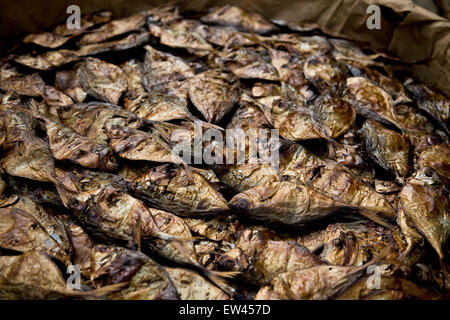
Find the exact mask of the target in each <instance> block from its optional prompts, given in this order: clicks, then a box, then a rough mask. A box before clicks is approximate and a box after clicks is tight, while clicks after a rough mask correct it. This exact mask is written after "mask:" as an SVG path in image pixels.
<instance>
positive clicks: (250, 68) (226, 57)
mask: <svg viewBox="0 0 450 320" xmlns="http://www.w3.org/2000/svg"><path fill="white" fill-rule="evenodd" d="M214 64H215V65H217V66H219V67H221V68H222V67H224V68H226V69H228V70H230V71H231V72H233V73H234V75H235V76H236V77H238V78H241V79H260V80H269V81H277V80H279V75H278V72H277V69H276V68H275V67H274V66H273V65H272V64H271V63H270V56H269V53H268V52H267V50H266V49H265V48H261V47H258V48H257V49H253V48H240V49H237V50H235V49H228V50H224V51H222V52H219V53H217V56H216V57H215V59H214Z"/></svg>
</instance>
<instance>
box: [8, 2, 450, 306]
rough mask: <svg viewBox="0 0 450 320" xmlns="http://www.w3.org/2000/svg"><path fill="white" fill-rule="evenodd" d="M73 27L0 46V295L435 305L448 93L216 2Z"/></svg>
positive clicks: (337, 40)
mask: <svg viewBox="0 0 450 320" xmlns="http://www.w3.org/2000/svg"><path fill="white" fill-rule="evenodd" d="M184 9H186V8H184ZM191 9H192V8H191ZM189 10H190V9H189ZM80 24H81V28H78V29H69V25H67V24H66V23H64V24H61V25H58V26H56V27H55V28H53V29H50V30H48V31H45V32H39V31H38V32H37V33H34V34H30V35H28V36H26V37H25V38H24V39H23V41H22V42H21V43H19V44H18V45H17V46H15V47H14V48H12V49H11V50H7V52H8V55H7V56H5V57H3V58H2V57H0V270H1V272H0V298H4V299H109V300H131V299H141V300H155V299H167V300H169V299H183V300H188V299H211V300H217V299H220V300H228V299H254V298H256V299H338V300H342V299H360V300H378V299H445V298H446V297H447V296H448V292H449V290H450V281H449V280H450V276H449V270H448V269H449V268H448V261H447V260H448V259H447V258H448V257H447V256H448V253H449V250H448V249H449V248H448V235H449V234H450V223H449V221H450V219H449V217H448V216H449V211H448V207H449V191H450V189H449V187H448V182H449V181H450V175H449V170H450V164H449V160H448V157H449V156H448V153H449V151H450V150H449V143H450V135H449V127H448V116H449V114H450V113H449V110H450V108H449V106H450V104H449V103H448V102H449V101H450V100H449V99H448V98H447V97H445V96H444V95H443V94H441V93H440V92H438V91H437V90H435V89H433V88H431V87H428V86H427V85H425V84H423V83H420V82H418V81H416V80H415V79H409V78H405V75H406V74H407V72H406V71H407V70H406V69H405V68H406V67H407V66H409V67H412V66H413V64H414V62H411V61H409V62H407V65H406V64H405V63H404V62H405V61H402V60H401V59H399V58H396V57H393V56H391V55H389V54H386V53H383V52H380V51H378V50H375V49H373V48H370V47H367V46H366V45H364V44H362V43H359V42H355V41H352V40H350V39H349V38H347V37H345V36H342V35H340V34H337V33H333V32H331V31H330V30H327V28H324V27H322V26H320V25H318V24H315V23H292V22H287V21H282V20H268V19H266V18H264V17H263V16H262V15H260V14H258V13H255V12H250V11H246V10H244V9H241V8H239V7H237V6H234V5H225V6H222V7H215V8H212V9H210V10H209V12H207V13H203V14H202V13H200V12H194V11H186V10H183V11H181V7H178V6H176V5H161V6H157V7H155V8H153V9H150V10H145V11H141V12H136V13H134V14H133V15H132V16H129V17H119V18H114V17H113V13H112V11H101V12H98V13H93V14H89V15H85V14H83V16H82V17H81V20H80ZM38 46H39V47H38ZM31 49H33V50H31ZM34 49H36V50H34ZM99 58H100V59H102V60H100V59H99ZM83 102H85V103H83ZM210 129H214V130H215V131H210ZM225 130H230V131H227V132H226V136H225V137H224V136H223V135H222V136H221V137H220V134H223V133H224V131H225ZM242 133H243V134H244V135H242ZM229 134H230V135H229ZM266 137H267V138H269V139H270V140H269V141H267V140H266ZM224 138H225V139H224ZM230 138H231V139H230ZM222 140H223V141H222ZM225 140H226V141H225ZM274 152H275V153H274ZM209 156H212V157H213V158H214V159H211V157H209ZM430 250H431V252H430ZM433 251H436V253H437V254H435V253H434V252H433ZM153 259H155V260H153ZM438 260H439V261H440V265H439V263H438ZM70 265H77V266H78V267H79V268H80V273H81V277H80V284H81V287H80V289H74V290H71V289H69V288H68V286H67V284H68V282H67V283H66V279H65V278H66V277H64V276H63V274H62V273H61V272H64V271H65V270H63V269H64V268H65V267H68V266H70ZM374 270H375V273H374V272H373V271H374ZM366 271H367V272H366ZM234 276H235V277H236V281H228V278H230V277H234ZM374 278H375V279H374ZM70 279H72V277H70V278H69V277H67V280H68V281H69V280H70ZM374 281H375V282H376V284H377V286H376V289H373V286H372V284H374ZM228 282H229V283H228Z"/></svg>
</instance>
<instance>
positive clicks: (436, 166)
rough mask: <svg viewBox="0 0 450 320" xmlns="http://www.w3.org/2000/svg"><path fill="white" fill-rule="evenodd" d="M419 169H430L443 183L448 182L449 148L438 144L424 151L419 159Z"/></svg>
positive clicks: (449, 177) (449, 176)
mask: <svg viewBox="0 0 450 320" xmlns="http://www.w3.org/2000/svg"><path fill="white" fill-rule="evenodd" d="M419 166H420V168H425V167H430V168H432V169H433V170H434V171H435V172H436V173H437V174H438V175H439V176H440V177H441V179H443V181H449V180H450V146H449V145H447V144H439V145H435V146H432V147H430V148H428V149H426V150H424V151H423V152H422V153H421V154H420V157H419Z"/></svg>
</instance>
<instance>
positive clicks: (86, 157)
mask: <svg viewBox="0 0 450 320" xmlns="http://www.w3.org/2000/svg"><path fill="white" fill-rule="evenodd" d="M44 120H45V127H46V130H47V136H48V141H49V145H50V150H51V151H52V153H53V156H54V157H55V159H57V160H69V161H71V162H74V163H76V164H79V165H81V166H83V167H87V168H93V169H101V170H106V171H111V170H115V169H117V166H118V164H117V160H116V158H115V157H114V154H113V152H112V150H111V149H110V148H109V147H108V146H105V145H104V144H102V143H99V142H97V141H95V140H93V139H89V138H86V137H83V136H81V135H79V134H78V133H76V132H75V131H73V130H72V129H71V128H69V127H67V126H65V125H63V124H60V123H56V122H53V121H50V120H47V119H44Z"/></svg>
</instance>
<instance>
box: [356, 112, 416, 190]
mask: <svg viewBox="0 0 450 320" xmlns="http://www.w3.org/2000/svg"><path fill="white" fill-rule="evenodd" d="M361 133H362V136H363V139H364V142H365V145H366V148H367V151H368V152H369V154H370V155H371V157H372V158H373V160H374V161H375V162H376V163H378V164H379V165H380V166H381V167H383V168H384V169H386V170H388V171H391V172H393V173H394V174H395V176H396V178H397V180H398V181H400V182H402V181H403V178H404V177H405V176H406V174H407V173H408V170H409V168H410V165H409V149H410V145H409V143H408V142H407V141H406V139H405V138H404V137H403V136H402V135H401V134H399V133H397V132H395V131H393V130H390V129H387V128H385V127H384V126H383V125H381V124H380V123H378V122H376V121H374V120H370V119H369V120H367V121H366V122H365V123H364V125H363V126H362V128H361Z"/></svg>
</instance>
